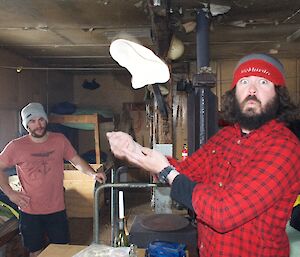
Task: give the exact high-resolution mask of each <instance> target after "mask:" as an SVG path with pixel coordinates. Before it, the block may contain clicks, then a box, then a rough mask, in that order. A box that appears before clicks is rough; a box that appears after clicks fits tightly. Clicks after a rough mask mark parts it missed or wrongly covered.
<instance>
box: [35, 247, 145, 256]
mask: <svg viewBox="0 0 300 257" xmlns="http://www.w3.org/2000/svg"><path fill="white" fill-rule="evenodd" d="M86 247H87V245H60V244H50V245H48V246H47V248H46V249H45V250H44V251H43V252H42V253H41V254H40V255H39V257H58V256H59V257H72V256H73V255H74V254H76V253H78V252H80V251H81V250H83V249H84V248H86ZM137 253H138V257H144V256H145V250H144V249H137Z"/></svg>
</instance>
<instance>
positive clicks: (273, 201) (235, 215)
mask: <svg viewBox="0 0 300 257" xmlns="http://www.w3.org/2000/svg"><path fill="white" fill-rule="evenodd" d="M170 162H171V164H172V165H174V166H175V167H176V169H177V170H178V171H179V172H180V173H182V174H185V175H187V176H188V177H189V178H190V179H191V180H192V181H196V182H197V185H196V186H195V188H194V190H193V195H192V204H193V207H194V210H195V212H196V215H197V223H198V247H199V253H200V256H201V257H207V256H216V257H220V256H231V257H233V256H239V257H247V256H255V257H263V256H264V257H266V256H268V257H271V256H272V257H279V256H285V257H288V256H289V241H288V237H287V235H286V232H285V228H286V223H287V221H288V219H289V218H290V214H291V210H292V207H293V203H294V202H295V199H296V197H297V194H298V193H299V192H300V179H299V178H300V144H299V141H298V139H297V138H296V136H294V134H292V132H290V130H289V129H287V128H286V127H285V126H284V124H282V123H280V122H277V121H275V120H273V121H271V122H269V123H267V124H265V125H263V126H262V127H261V128H259V129H257V130H254V131H252V132H251V133H250V134H248V135H247V136H242V135H241V130H240V127H239V126H238V125H235V126H228V127H225V128H224V129H223V130H221V131H220V132H219V133H217V134H216V135H215V136H213V137H212V138H211V139H210V140H209V141H208V142H207V144H205V145H204V146H203V147H202V148H201V149H199V150H198V151H196V152H195V153H194V154H193V155H191V156H190V157H189V158H188V159H187V160H186V161H183V162H177V161H175V160H174V159H172V160H171V161H170Z"/></svg>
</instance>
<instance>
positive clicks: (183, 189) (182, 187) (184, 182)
mask: <svg viewBox="0 0 300 257" xmlns="http://www.w3.org/2000/svg"><path fill="white" fill-rule="evenodd" d="M196 184H197V183H196V182H193V181H191V180H190V179H189V178H188V177H187V176H185V175H183V174H180V175H178V176H176V177H175V179H174V180H173V182H172V187H171V198H172V199H173V200H175V201H176V202H178V203H180V204H182V205H184V206H185V207H187V208H188V209H190V210H192V211H194V208H193V205H192V194H193V190H194V187H195V186H196Z"/></svg>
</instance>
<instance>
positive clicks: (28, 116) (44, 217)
mask: <svg viewBox="0 0 300 257" xmlns="http://www.w3.org/2000/svg"><path fill="white" fill-rule="evenodd" d="M21 117H22V124H23V126H24V128H25V129H26V130H27V131H28V132H29V134H28V135H25V136H23V137H20V138H17V139H14V140H12V141H11V142H9V143H8V144H7V145H6V146H5V148H4V149H3V151H2V152H1V154H0V188H1V190H2V191H3V192H4V193H5V194H6V195H7V197H8V198H9V199H10V201H12V202H14V203H15V204H16V205H17V206H18V207H19V209H20V225H19V227H20V232H21V235H22V240H23V243H24V246H25V247H26V248H27V249H28V251H29V252H30V257H34V256H38V255H39V254H40V253H41V251H42V250H43V248H44V247H45V246H46V240H45V239H46V238H47V239H48V242H49V243H54V244H67V243H69V229H68V222H67V216H66V210H65V202H64V190H63V178H64V173H63V171H64V160H69V161H70V162H71V163H72V164H73V165H74V166H75V167H76V168H77V169H78V170H80V171H81V172H83V173H85V174H87V175H90V176H92V177H94V178H95V179H96V180H97V181H99V182H105V180H106V176H105V174H104V173H103V172H99V173H95V171H94V170H93V169H92V168H91V166H89V165H88V164H87V163H86V162H85V161H84V160H83V159H82V158H81V157H80V156H79V155H78V154H77V153H76V151H75V149H74V148H73V146H72V145H71V143H70V142H69V140H68V139H67V138H66V137H65V136H64V135H63V134H60V133H53V132H49V131H47V124H48V118H47V115H46V113H45V111H44V108H43V106H42V105H41V104H40V103H29V104H28V105H27V106H25V107H24V108H23V109H22V111H21ZM12 166H16V170H17V175H18V177H19V179H20V183H21V186H22V187H21V191H20V192H18V191H14V190H13V189H12V188H11V187H10V185H9V183H8V178H7V176H6V174H5V172H4V170H5V169H6V168H8V167H12Z"/></svg>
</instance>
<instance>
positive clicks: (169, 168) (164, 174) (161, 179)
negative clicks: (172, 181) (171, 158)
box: [157, 165, 176, 184]
mask: <svg viewBox="0 0 300 257" xmlns="http://www.w3.org/2000/svg"><path fill="white" fill-rule="evenodd" d="M172 170H176V169H175V168H174V167H173V166H171V165H170V166H167V167H165V168H164V169H163V170H162V171H161V172H159V173H158V175H157V176H158V180H159V182H161V183H163V184H166V183H168V179H167V177H168V175H169V174H170V172H171V171H172Z"/></svg>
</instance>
